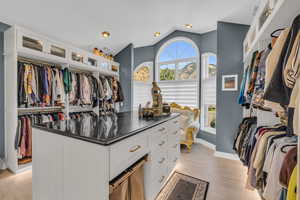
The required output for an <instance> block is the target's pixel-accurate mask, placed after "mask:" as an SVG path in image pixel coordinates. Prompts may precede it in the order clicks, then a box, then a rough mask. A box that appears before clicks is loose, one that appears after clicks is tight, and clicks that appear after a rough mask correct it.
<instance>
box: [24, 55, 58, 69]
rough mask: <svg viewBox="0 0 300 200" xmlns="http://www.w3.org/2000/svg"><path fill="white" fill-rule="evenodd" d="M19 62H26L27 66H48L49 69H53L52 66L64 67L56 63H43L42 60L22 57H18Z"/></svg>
mask: <svg viewBox="0 0 300 200" xmlns="http://www.w3.org/2000/svg"><path fill="white" fill-rule="evenodd" d="M18 61H19V62H24V63H27V64H37V65H47V66H49V67H52V66H56V67H62V66H61V65H59V64H56V63H50V62H45V61H41V60H36V59H31V58H25V57H22V56H18Z"/></svg>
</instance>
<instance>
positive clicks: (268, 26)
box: [244, 0, 300, 63]
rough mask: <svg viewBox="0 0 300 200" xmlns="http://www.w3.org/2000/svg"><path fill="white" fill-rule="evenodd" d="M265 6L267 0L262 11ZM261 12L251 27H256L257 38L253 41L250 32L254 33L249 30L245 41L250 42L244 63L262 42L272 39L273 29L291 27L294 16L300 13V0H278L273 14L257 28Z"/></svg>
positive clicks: (252, 28) (253, 28)
mask: <svg viewBox="0 0 300 200" xmlns="http://www.w3.org/2000/svg"><path fill="white" fill-rule="evenodd" d="M264 6H265V2H264V3H263V4H262V5H261V8H260V9H259V10H260V11H262V7H264ZM260 14H261V13H260V12H258V16H256V17H255V19H254V22H253V24H252V25H251V28H250V30H251V31H253V30H255V29H256V37H255V39H254V40H253V41H251V39H250V37H251V35H250V34H252V32H251V31H249V32H248V34H247V36H246V40H245V42H244V45H246V44H247V43H248V44H249V43H250V45H249V50H248V51H247V53H245V54H244V63H248V62H249V61H250V59H251V56H252V54H253V52H254V51H256V50H259V49H260V42H264V41H266V40H270V34H271V33H272V32H273V31H275V30H276V29H280V28H286V27H289V26H290V25H291V24H292V22H293V20H294V18H295V17H297V16H298V15H299V14H300V1H299V0H278V2H277V4H276V5H275V7H274V9H273V11H272V13H271V15H270V16H269V17H268V18H267V20H266V21H265V23H264V24H263V26H262V27H261V28H260V30H257V29H258V28H257V26H258V18H259V16H260Z"/></svg>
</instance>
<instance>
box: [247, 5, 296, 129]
mask: <svg viewBox="0 0 300 200" xmlns="http://www.w3.org/2000/svg"><path fill="white" fill-rule="evenodd" d="M299 14H300V1H299V0H262V2H261V4H260V6H259V8H258V10H257V13H256V15H255V17H254V20H253V22H252V24H251V26H250V29H249V31H248V33H247V35H246V39H245V40H244V43H243V45H244V48H243V49H244V69H245V68H246V67H247V66H248V65H249V64H250V62H251V58H252V54H253V52H255V51H257V50H258V51H261V50H263V49H265V48H267V46H268V45H269V43H270V42H271V36H270V35H271V33H272V32H273V31H275V30H277V29H282V28H287V27H289V26H291V24H292V23H293V20H294V18H295V17H297V16H298V15H299ZM254 113H255V114H256V116H257V120H258V124H260V125H270V124H276V123H279V119H278V118H277V117H275V113H272V112H269V111H262V110H256V111H255V112H254ZM249 115H250V113H249V111H246V110H244V116H249Z"/></svg>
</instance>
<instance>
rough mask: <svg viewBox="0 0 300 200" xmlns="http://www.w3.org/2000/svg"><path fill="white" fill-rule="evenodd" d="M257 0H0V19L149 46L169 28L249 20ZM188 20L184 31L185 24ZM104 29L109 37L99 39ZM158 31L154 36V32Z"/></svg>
mask: <svg viewBox="0 0 300 200" xmlns="http://www.w3.org/2000/svg"><path fill="white" fill-rule="evenodd" d="M258 1H260V0H106V1H103V0H48V1H45V0H25V1H24V0H1V1H0V21H1V20H2V21H4V22H8V23H11V24H18V25H20V26H24V27H26V28H29V29H31V30H33V31H36V32H39V33H42V34H44V35H47V36H50V37H52V38H55V39H59V40H61V41H65V42H69V43H71V44H74V45H76V46H78V47H82V48H85V49H91V48H92V47H95V46H97V47H99V48H104V47H108V48H109V49H111V50H112V51H113V53H114V54H115V53H117V52H118V51H120V50H121V49H122V48H124V47H125V46H126V45H128V44H129V43H133V44H134V45H135V47H139V46H146V45H151V44H153V43H155V42H157V41H158V40H160V39H161V38H162V37H164V36H166V35H167V34H169V33H170V32H172V31H174V30H185V31H191V32H198V33H203V32H208V31H211V30H215V29H216V22H217V21H219V20H221V21H228V22H234V23H241V24H250V22H251V19H252V15H253V12H254V8H255V5H256V4H257V2H258ZM187 23H189V24H193V28H192V29H188V30H187V29H185V28H184V27H183V25H184V24H187ZM102 31H109V32H110V33H111V37H110V38H109V39H104V38H102V37H101V35H100V34H101V32H102ZM156 31H159V32H161V33H162V35H161V36H160V37H159V38H154V36H153V34H154V32H156Z"/></svg>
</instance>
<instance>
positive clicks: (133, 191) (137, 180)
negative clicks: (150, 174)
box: [129, 166, 145, 200]
mask: <svg viewBox="0 0 300 200" xmlns="http://www.w3.org/2000/svg"><path fill="white" fill-rule="evenodd" d="M129 196H130V200H145V192H144V168H143V166H141V167H140V168H139V169H137V170H136V171H135V172H134V173H133V174H132V175H131V176H130V177H129Z"/></svg>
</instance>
